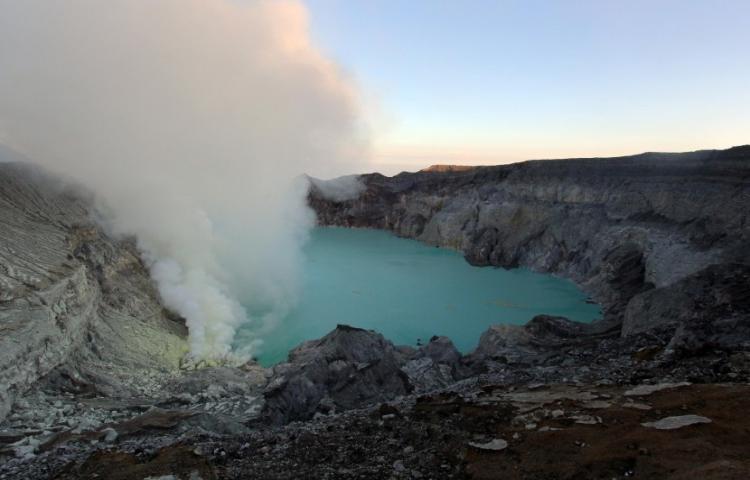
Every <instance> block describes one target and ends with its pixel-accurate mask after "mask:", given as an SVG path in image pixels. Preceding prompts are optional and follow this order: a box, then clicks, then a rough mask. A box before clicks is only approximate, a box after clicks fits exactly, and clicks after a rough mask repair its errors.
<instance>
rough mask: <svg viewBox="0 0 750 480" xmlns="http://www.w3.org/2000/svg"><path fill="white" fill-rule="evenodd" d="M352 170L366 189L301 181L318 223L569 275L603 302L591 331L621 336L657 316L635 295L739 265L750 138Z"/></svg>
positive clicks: (749, 194) (748, 206)
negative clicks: (575, 155) (688, 148)
mask: <svg viewBox="0 0 750 480" xmlns="http://www.w3.org/2000/svg"><path fill="white" fill-rule="evenodd" d="M361 178H362V181H363V182H364V184H365V185H366V187H367V188H366V190H365V191H364V192H363V193H362V194H361V195H360V196H359V197H358V198H356V199H353V200H347V201H333V200H329V199H327V198H325V196H323V195H322V194H321V192H320V191H318V190H317V189H316V188H314V187H313V188H312V189H311V192H310V195H309V203H310V205H311V206H312V207H313V208H314V210H315V211H316V213H317V216H318V221H319V223H320V224H322V225H339V226H348V227H371V228H380V229H386V230H390V231H392V232H394V233H395V234H397V235H400V236H404V237H409V238H414V239H417V240H420V241H423V242H426V243H429V244H432V245H437V246H441V247H447V248H453V249H456V250H459V251H461V252H463V253H464V255H465V256H466V259H467V260H468V261H469V262H471V263H472V264H476V265H494V266H499V267H506V268H513V267H518V266H523V267H529V268H532V269H534V270H538V271H542V272H550V273H554V274H558V275H561V276H564V277H567V278H570V279H572V280H574V281H575V282H577V283H578V284H579V285H580V286H581V287H582V288H583V289H584V290H585V291H586V292H588V293H589V294H590V295H591V296H592V297H593V298H594V299H595V300H596V301H598V302H599V303H601V304H602V306H603V307H604V311H605V322H601V324H600V325H601V328H609V327H612V326H614V327H619V325H620V324H621V323H622V322H623V321H626V323H627V324H628V325H627V326H626V327H625V328H624V329H622V333H623V334H625V335H627V334H628V333H630V332H633V331H634V330H635V329H637V330H639V331H642V330H643V327H644V325H646V326H647V325H649V324H654V325H657V324H660V323H661V321H662V317H661V316H659V315H652V313H653V309H651V310H649V309H645V310H644V309H643V308H641V307H639V306H640V305H645V300H646V299H648V303H649V304H656V303H660V302H661V301H662V299H661V297H664V299H668V298H671V296H673V295H674V294H675V290H674V289H670V288H669V287H670V286H673V285H676V284H677V283H678V282H680V281H681V280H683V279H686V278H690V277H693V276H694V277H695V278H696V279H695V283H701V282H703V283H705V282H714V281H721V280H718V279H717V278H718V277H721V276H722V274H721V273H717V270H714V271H713V272H711V273H706V272H705V269H706V268H707V267H709V266H710V265H727V264H730V263H739V264H748V263H750V247H748V245H750V222H749V221H748V219H749V217H748V215H749V214H748V212H749V211H750V146H744V147H736V148H732V149H729V150H723V151H699V152H692V153H684V154H656V153H647V154H643V155H636V156H631V157H620V158H608V159H572V160H554V161H531V162H524V163H519V164H513V165H505V166H496V167H478V168H474V169H471V170H467V171H452V170H450V169H449V170H447V171H446V170H437V171H426V172H418V173H401V174H399V175H396V176H394V177H390V178H389V177H384V176H382V175H379V174H371V175H363V176H362V177H361ZM727 274H728V275H730V276H731V274H729V273H727ZM706 275H708V277H706ZM717 275H718V277H717ZM704 277H705V278H704ZM709 277H710V278H709ZM742 295H744V293H743V294H742ZM644 308H645V307H644ZM626 312H627V314H626ZM635 323H637V325H638V326H637V327H635V326H634V325H635Z"/></svg>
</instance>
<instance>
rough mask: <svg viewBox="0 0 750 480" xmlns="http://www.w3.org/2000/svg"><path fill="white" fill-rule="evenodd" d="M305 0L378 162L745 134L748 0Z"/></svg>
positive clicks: (521, 155)
mask: <svg viewBox="0 0 750 480" xmlns="http://www.w3.org/2000/svg"><path fill="white" fill-rule="evenodd" d="M305 4H306V5H307V7H308V10H309V15H310V28H311V34H312V36H313V39H314V40H315V42H316V43H317V44H318V46H319V47H320V48H321V49H322V50H323V51H324V52H325V53H326V54H327V55H329V56H330V57H332V58H333V59H334V60H335V61H337V62H338V63H339V64H341V65H342V66H343V68H344V69H345V70H346V72H347V74H348V75H351V76H352V77H353V78H354V79H355V80H356V82H357V83H358V84H359V86H360V88H361V89H362V91H363V96H364V98H365V111H366V118H367V119H368V121H369V123H370V127H369V128H370V134H371V142H372V148H373V163H374V164H375V165H374V166H375V168H376V169H377V170H380V171H383V172H384V173H396V172H398V171H400V170H414V169H418V168H421V167H423V166H426V165H430V164H434V163H452V164H499V163H508V162H513V161H519V160H524V159H532V158H565V157H577V156H613V155H624V154H631V153H639V152H643V151H689V150H696V149H703V148H727V147H730V146H733V145H738V144H745V143H750V1H747V0H724V1H692V0H679V1H675V0H630V1H602V0H591V1H586V0H584V1H574V0H571V1H552V0H547V1H537V0H519V1H499V0H498V1H481V0H478V1H442V0H429V1H424V0H409V1H403V0H378V1H375V0H359V1H353V0H306V1H305Z"/></svg>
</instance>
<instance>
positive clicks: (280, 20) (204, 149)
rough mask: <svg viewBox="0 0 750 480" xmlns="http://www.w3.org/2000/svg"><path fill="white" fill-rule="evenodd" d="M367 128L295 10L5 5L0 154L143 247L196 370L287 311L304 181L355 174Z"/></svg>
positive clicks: (79, 2)
mask: <svg viewBox="0 0 750 480" xmlns="http://www.w3.org/2000/svg"><path fill="white" fill-rule="evenodd" d="M361 130H362V128H361V125H360V122H359V111H358V97H357V92H356V89H355V88H354V87H353V85H352V83H351V82H350V81H349V79H347V78H346V76H345V75H343V74H342V73H341V72H340V70H339V69H338V68H337V66H336V65H335V64H333V63H332V62H331V61H329V60H327V59H326V58H325V57H324V56H323V55H322V54H321V53H320V52H319V51H318V50H317V49H316V48H315V47H314V46H313V45H312V43H311V40H310V36H309V34H308V29H307V16H306V11H305V8H304V6H303V5H301V4H300V3H298V2H295V1H252V2H239V1H237V0H150V1H140V0H107V1H101V0H66V1H60V0H0V143H4V144H6V145H9V146H10V147H12V148H13V149H15V150H18V151H20V152H22V153H23V154H25V155H26V156H28V157H29V158H31V159H33V160H34V161H36V162H39V163H41V164H42V165H44V166H46V167H47V168H49V169H52V170H54V171H56V172H59V173H61V174H64V175H67V176H69V177H71V178H73V179H75V180H76V181H79V182H81V183H83V184H85V185H86V186H87V187H89V188H90V189H92V190H94V192H95V193H96V194H98V197H99V198H101V199H102V200H103V204H105V205H106V208H107V211H108V219H109V220H110V222H111V226H112V228H113V230H114V231H115V233H121V234H134V235H135V236H136V238H137V240H138V243H139V247H140V249H141V250H142V251H143V254H144V258H146V260H147V262H148V263H149V265H150V269H151V273H152V276H153V278H154V279H155V280H156V282H157V284H158V286H159V290H160V293H161V296H162V298H163V300H164V302H165V303H166V304H167V306H169V307H170V308H172V309H174V310H176V311H177V312H178V313H180V314H181V315H183V316H184V317H185V318H186V319H187V322H188V327H189V330H190V348H191V354H192V356H193V357H194V358H195V359H196V360H215V359H221V358H224V357H226V356H227V355H230V354H231V343H232V339H233V338H234V335H235V332H236V330H237V328H238V327H239V326H240V325H242V324H244V323H246V322H254V325H255V326H254V330H255V331H257V332H258V333H259V335H261V336H262V335H263V334H264V333H267V332H268V331H270V329H271V328H273V326H274V325H275V324H276V323H277V322H278V320H279V319H280V318H283V316H284V315H285V314H286V313H287V312H288V310H289V309H290V308H291V307H292V306H293V304H294V301H295V299H296V296H297V292H298V288H299V286H298V285H297V278H298V271H297V269H298V268H299V263H300V255H301V245H302V243H303V242H304V240H305V237H306V235H307V231H308V229H309V227H310V226H311V225H312V222H313V217H312V213H311V212H310V211H309V210H308V209H307V207H306V206H305V194H306V185H304V183H303V182H304V180H303V179H302V178H301V177H300V174H302V173H306V172H307V173H312V174H315V175H323V176H331V175H334V174H339V173H341V172H342V171H347V170H348V171H353V170H355V169H357V168H359V167H360V166H359V165H353V163H356V162H360V161H361V159H362V158H363V154H364V150H365V142H364V141H363V138H362V137H363V136H362V135H361Z"/></svg>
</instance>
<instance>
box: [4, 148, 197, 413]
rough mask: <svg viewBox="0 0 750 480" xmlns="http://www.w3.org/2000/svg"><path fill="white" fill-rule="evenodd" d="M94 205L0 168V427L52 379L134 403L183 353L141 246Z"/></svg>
mask: <svg viewBox="0 0 750 480" xmlns="http://www.w3.org/2000/svg"><path fill="white" fill-rule="evenodd" d="M90 205H91V202H90V201H89V200H88V199H86V198H83V197H82V196H81V194H80V193H74V191H73V190H71V189H70V188H69V187H66V186H65V185H63V184H62V183H61V182H60V181H59V180H55V179H53V178H51V177H49V176H47V175H45V174H43V173H42V172H40V171H38V170H36V169H35V168H33V167H30V166H29V165H25V164H22V163H13V162H11V163H0V331H1V332H2V334H1V335H0V365H2V366H3V368H2V370H0V419H2V418H3V417H4V416H5V415H6V414H7V413H8V411H9V409H10V407H11V405H12V403H13V400H14V398H15V397H16V396H17V395H18V394H20V393H22V392H23V391H24V390H26V389H27V388H28V387H29V386H31V385H32V384H33V383H34V382H35V381H37V380H38V379H39V378H40V377H42V376H44V375H48V374H50V373H51V372H53V371H54V374H55V376H56V377H57V379H56V381H59V382H68V383H71V384H75V385H76V386H78V387H80V388H91V389H94V390H96V391H98V392H100V393H105V394H110V395H117V394H122V393H125V392H124V391H125V390H127V392H128V393H130V394H132V393H134V392H137V391H138V390H139V389H143V388H146V387H147V385H148V382H147V381H145V378H147V377H143V375H144V374H145V372H150V373H149V375H150V374H153V372H158V371H168V370H170V369H175V368H177V367H178V364H179V359H180V358H181V356H182V355H183V354H184V352H185V351H186V348H187V347H186V342H185V336H186V334H187V331H186V329H185V326H184V324H183V323H182V322H181V321H179V320H177V319H174V318H172V317H170V316H169V314H168V313H167V312H165V311H164V309H163V308H162V306H161V304H160V302H159V298H158V295H157V292H156V290H155V288H154V286H153V284H152V282H151V280H150V277H149V274H148V271H147V269H146V268H145V266H144V265H143V263H142V262H141V260H140V256H139V254H138V252H137V250H136V249H135V246H134V245H133V244H132V242H130V241H126V240H118V239H115V238H112V237H111V236H109V235H108V234H107V233H106V232H105V231H103V230H102V228H101V227H100V226H99V225H98V224H97V223H96V222H95V221H94V218H93V215H94V212H93V211H92V209H91V207H90Z"/></svg>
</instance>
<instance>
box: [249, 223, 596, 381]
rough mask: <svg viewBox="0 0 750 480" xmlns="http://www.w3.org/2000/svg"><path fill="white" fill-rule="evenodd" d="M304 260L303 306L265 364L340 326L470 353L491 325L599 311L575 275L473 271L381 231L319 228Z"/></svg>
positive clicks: (272, 344)
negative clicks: (438, 338)
mask: <svg viewBox="0 0 750 480" xmlns="http://www.w3.org/2000/svg"><path fill="white" fill-rule="evenodd" d="M305 258H306V260H305V266H304V273H303V276H304V278H303V292H302V297H301V299H300V302H299V304H298V305H297V307H296V308H295V310H294V311H293V312H292V313H291V314H290V315H289V316H288V317H287V318H286V319H285V320H284V321H283V323H282V324H281V325H279V327H278V328H276V329H275V330H274V331H273V332H271V333H270V334H268V335H266V336H265V337H264V343H263V346H262V350H261V353H260V355H259V357H258V360H259V361H260V363H261V364H263V365H265V366H269V365H272V364H274V363H277V362H281V361H284V360H285V359H286V357H287V354H288V352H289V350H290V349H292V348H294V347H295V346H297V345H298V344H300V343H301V342H303V341H305V340H310V339H315V338H319V337H322V336H323V335H325V334H326V333H328V332H330V331H331V330H332V329H334V328H335V327H336V325H337V324H347V325H351V326H355V327H360V328H365V329H372V330H376V331H378V332H380V333H382V334H383V335H384V336H385V337H386V338H387V339H389V340H391V341H392V342H394V343H395V344H397V345H412V346H415V345H417V342H418V341H421V342H422V343H427V342H428V341H429V339H430V337H432V336H433V335H446V336H448V337H450V338H451V340H453V342H454V344H455V345H456V348H458V349H459V350H460V351H461V352H463V353H466V352H469V351H471V350H472V349H474V348H475V347H476V346H477V343H478V341H479V337H480V335H481V334H482V333H483V332H484V331H485V330H487V328H488V327H489V326H490V325H493V324H500V323H503V324H515V325H522V324H524V323H526V322H528V321H529V320H531V318H532V317H534V316H535V315H538V314H542V313H544V314H549V315H561V316H565V317H568V318H569V319H571V320H577V321H581V322H590V321H592V320H594V319H597V318H599V317H600V315H601V312H600V309H599V306H597V305H594V304H591V303H587V302H586V298H587V297H586V295H585V294H584V293H583V292H581V291H580V290H579V289H578V288H577V287H576V285H575V284H574V283H572V282H570V281H568V280H564V279H560V278H556V277H553V276H551V275H545V274H541V273H535V272H532V271H530V270H527V269H523V268H518V269H513V270H504V269H501V268H493V267H474V266H471V265H469V264H468V263H467V262H466V261H465V260H464V258H463V256H462V255H461V254H460V253H458V252H455V251H452V250H448V249H443V248H435V247H431V246H428V245H425V244H423V243H420V242H417V241H414V240H407V239H403V238H398V237H395V236H394V235H392V234H390V233H388V232H384V231H379V230H369V229H348V228H335V227H326V228H316V229H315V230H314V231H313V232H312V234H311V238H310V241H309V242H308V243H307V245H306V247H305Z"/></svg>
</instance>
